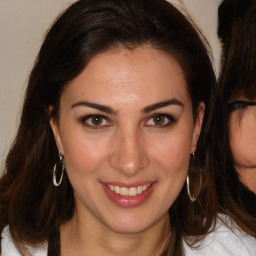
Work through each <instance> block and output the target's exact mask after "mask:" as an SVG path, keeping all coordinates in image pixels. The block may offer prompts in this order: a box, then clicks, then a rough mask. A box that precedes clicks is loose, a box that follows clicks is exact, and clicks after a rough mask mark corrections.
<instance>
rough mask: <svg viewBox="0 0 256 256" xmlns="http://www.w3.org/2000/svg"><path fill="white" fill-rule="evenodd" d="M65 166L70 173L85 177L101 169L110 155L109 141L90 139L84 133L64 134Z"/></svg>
mask: <svg viewBox="0 0 256 256" xmlns="http://www.w3.org/2000/svg"><path fill="white" fill-rule="evenodd" d="M62 143H63V148H64V154H65V156H64V158H65V165H66V169H67V172H68V173H71V172H72V175H74V173H77V175H81V174H82V175H84V174H90V173H93V172H94V171H95V170H97V169H99V167H100V166H101V165H102V163H103V162H104V160H105V159H106V158H107V155H108V143H107V140H106V139H105V140H104V139H101V140H96V139H90V138H88V136H85V135H84V134H83V133H79V132H73V133H72V136H69V135H68V134H66V133H65V132H64V133H63V137H62Z"/></svg>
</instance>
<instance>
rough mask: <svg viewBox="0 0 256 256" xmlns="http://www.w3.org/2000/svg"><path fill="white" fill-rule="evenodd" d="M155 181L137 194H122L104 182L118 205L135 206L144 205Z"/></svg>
mask: <svg viewBox="0 0 256 256" xmlns="http://www.w3.org/2000/svg"><path fill="white" fill-rule="evenodd" d="M154 185H155V183H153V184H151V186H150V187H149V188H148V189H147V190H145V191H143V192H142V193H141V194H139V195H137V196H122V195H119V194H116V193H115V192H113V191H112V190H111V189H110V188H109V187H108V186H107V185H106V184H103V183H102V186H103V189H104V191H105V193H106V194H107V196H108V198H109V199H110V200H111V201H112V202H113V203H115V204H116V205H118V206H120V207H124V208H133V207H138V206H140V205H142V204H143V203H144V202H145V201H146V200H147V199H148V198H149V197H150V195H151V194H152V192H153V189H154Z"/></svg>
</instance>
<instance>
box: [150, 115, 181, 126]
mask: <svg viewBox="0 0 256 256" xmlns="http://www.w3.org/2000/svg"><path fill="white" fill-rule="evenodd" d="M176 122H177V119H175V118H174V117H173V116H171V115H169V114H155V115H153V116H152V117H151V118H149V119H148V121H147V122H146V126H148V127H156V128H164V127H168V126H171V125H173V124H175V123H176Z"/></svg>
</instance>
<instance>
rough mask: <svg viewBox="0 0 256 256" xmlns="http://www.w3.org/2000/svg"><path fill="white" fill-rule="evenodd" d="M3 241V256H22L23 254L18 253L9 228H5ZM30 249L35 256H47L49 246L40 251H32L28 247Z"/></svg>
mask: <svg viewBox="0 0 256 256" xmlns="http://www.w3.org/2000/svg"><path fill="white" fill-rule="evenodd" d="M1 239H2V240H1V249H2V254H1V256H21V254H20V253H19V252H18V250H17V249H16V247H15V245H14V244H13V241H12V238H11V235H10V232H9V227H8V226H7V227H5V228H4V230H3V232H2V235H1ZM28 249H29V251H30V252H31V255H33V256H47V245H43V246H42V247H40V248H38V249H32V248H29V246H28Z"/></svg>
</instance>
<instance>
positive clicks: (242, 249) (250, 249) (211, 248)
mask: <svg viewBox="0 0 256 256" xmlns="http://www.w3.org/2000/svg"><path fill="white" fill-rule="evenodd" d="M220 219H222V220H223V221H224V223H227V224H229V225H231V226H232V231H231V230H230V229H229V228H228V227H227V226H226V225H224V224H223V222H222V221H221V220H220ZM1 246H2V255H1V256H21V255H20V253H19V252H18V251H17V249H16V248H15V246H14V244H13V242H12V239H11V237H10V233H9V228H8V227H5V229H4V230H3V233H2V242H1ZM30 251H31V255H33V256H47V245H43V246H42V247H41V248H39V249H37V250H35V249H33V250H32V249H30ZM184 254H185V256H205V255H206V256H256V239H255V238H254V237H251V236H249V235H247V234H246V233H244V232H243V231H241V230H240V229H239V228H238V227H237V226H236V225H235V224H232V223H231V221H230V218H229V217H227V216H224V215H219V219H218V220H217V223H216V229H215V230H214V231H213V232H211V233H210V234H209V235H207V236H206V238H205V239H204V240H203V241H202V243H200V247H199V248H198V249H191V247H189V246H188V245H186V243H185V242H184Z"/></svg>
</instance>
